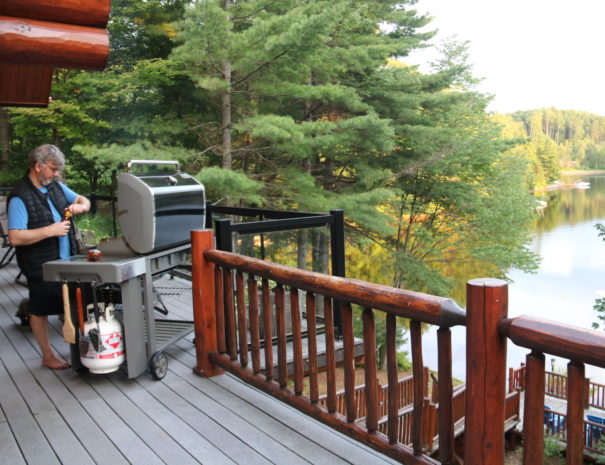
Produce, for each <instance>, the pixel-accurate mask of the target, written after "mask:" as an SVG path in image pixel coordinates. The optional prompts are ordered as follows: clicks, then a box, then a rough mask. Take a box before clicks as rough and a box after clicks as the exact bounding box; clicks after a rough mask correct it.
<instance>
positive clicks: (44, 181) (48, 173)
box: [38, 162, 61, 186]
mask: <svg viewBox="0 0 605 465" xmlns="http://www.w3.org/2000/svg"><path fill="white" fill-rule="evenodd" d="M39 167H40V169H39V171H38V181H39V182H40V184H41V185H42V186H48V185H49V184H50V183H51V182H52V181H53V179H55V178H56V177H58V176H59V174H61V170H60V169H59V168H58V167H57V166H56V165H55V164H54V163H52V162H48V163H40V164H39Z"/></svg>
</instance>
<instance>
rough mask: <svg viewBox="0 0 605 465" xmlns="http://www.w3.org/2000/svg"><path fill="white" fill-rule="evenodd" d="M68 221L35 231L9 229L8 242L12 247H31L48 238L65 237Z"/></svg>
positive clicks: (68, 226) (69, 225) (67, 230)
mask: <svg viewBox="0 0 605 465" xmlns="http://www.w3.org/2000/svg"><path fill="white" fill-rule="evenodd" d="M70 227H71V224H70V222H69V221H59V222H57V223H53V224H49V225H48V226H44V227H42V228H36V229H9V230H8V240H9V242H10V243H11V244H12V245H15V246H20V245H31V244H35V243H36V242H40V241H41V240H44V239H48V238H49V237H57V236H65V235H66V234H67V233H68V232H69V228H70Z"/></svg>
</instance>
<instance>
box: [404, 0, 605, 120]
mask: <svg viewBox="0 0 605 465" xmlns="http://www.w3.org/2000/svg"><path fill="white" fill-rule="evenodd" d="M413 8H415V9H416V10H417V11H418V12H419V13H428V14H429V15H430V16H432V17H433V18H434V20H433V22H432V25H431V26H429V27H428V29H430V30H433V29H438V30H439V33H438V35H437V36H436V38H435V39H433V42H435V43H438V42H440V41H442V40H443V39H445V38H447V37H451V36H455V37H456V39H457V40H461V41H469V42H470V47H469V55H470V60H469V61H470V63H471V64H472V65H473V71H474V73H473V74H474V75H475V76H476V77H478V78H483V81H482V83H481V84H480V85H479V88H478V89H479V90H480V91H482V92H485V93H488V94H491V95H493V96H494V100H493V102H492V103H491V104H490V106H489V107H488V109H489V110H490V111H495V112H500V113H508V112H513V111H518V110H531V109H538V108H551V107H555V108H558V109H561V110H580V111H587V112H591V113H595V114H598V115H603V116H605V53H604V52H605V0H573V1H571V0H565V1H563V0H419V1H418V3H417V4H416V5H415V6H414V7H413ZM434 58H435V55H431V53H430V52H424V53H414V54H412V55H411V56H410V57H408V58H406V59H405V61H408V62H410V63H413V64H419V65H422V63H426V62H427V61H428V60H431V59H434ZM421 69H423V68H422V66H421Z"/></svg>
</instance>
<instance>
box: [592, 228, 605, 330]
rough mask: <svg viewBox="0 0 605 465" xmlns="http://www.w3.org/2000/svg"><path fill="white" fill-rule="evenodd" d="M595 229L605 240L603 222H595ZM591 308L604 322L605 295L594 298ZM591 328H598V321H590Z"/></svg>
mask: <svg viewBox="0 0 605 465" xmlns="http://www.w3.org/2000/svg"><path fill="white" fill-rule="evenodd" d="M594 226H595V228H596V229H597V231H599V233H598V236H599V237H600V238H601V239H603V240H605V224H602V223H597V224H595V225H594ZM592 309H593V310H594V311H596V312H597V319H598V320H600V321H601V322H605V297H599V298H598V299H596V300H595V303H594V305H593V306H592ZM592 328H593V329H599V323H598V322H596V321H594V322H593V323H592Z"/></svg>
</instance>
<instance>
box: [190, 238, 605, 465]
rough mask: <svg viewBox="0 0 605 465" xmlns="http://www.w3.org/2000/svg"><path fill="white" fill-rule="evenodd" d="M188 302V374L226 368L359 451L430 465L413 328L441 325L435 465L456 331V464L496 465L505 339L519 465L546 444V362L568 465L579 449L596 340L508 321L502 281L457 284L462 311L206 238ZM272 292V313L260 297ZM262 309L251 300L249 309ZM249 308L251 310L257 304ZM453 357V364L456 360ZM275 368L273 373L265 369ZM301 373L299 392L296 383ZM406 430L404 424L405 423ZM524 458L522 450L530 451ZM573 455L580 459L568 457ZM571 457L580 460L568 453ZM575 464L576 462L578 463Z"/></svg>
mask: <svg viewBox="0 0 605 465" xmlns="http://www.w3.org/2000/svg"><path fill="white" fill-rule="evenodd" d="M192 264H193V298H194V321H195V331H196V338H195V340H196V355H197V365H196V367H195V371H196V372H197V373H199V374H201V375H206V376H211V375H213V374H215V373H218V372H220V371H222V370H223V369H224V370H227V371H229V372H231V373H233V374H235V375H236V376H238V377H240V378H242V379H243V380H245V381H246V382H248V383H250V384H252V385H254V386H256V387H257V388H259V389H261V390H264V391H265V392H268V393H270V394H271V395H272V396H274V397H275V398H277V399H280V400H282V401H284V402H286V403H289V404H290V405H292V406H294V407H296V408H298V409H299V410H301V411H303V412H305V413H307V414H309V415H310V416H313V417H314V418H316V419H318V420H320V421H322V422H324V423H326V424H328V425H330V426H331V427H333V428H335V429H337V430H339V431H341V432H343V433H345V434H348V435H350V436H351V437H353V438H355V439H357V440H359V441H361V442H364V443H365V444H367V445H369V446H371V447H373V448H375V449H377V450H379V451H381V452H382V453H385V454H387V455H389V456H391V457H393V458H395V459H396V460H399V461H400V462H402V463H405V464H434V463H436V462H435V460H434V459H431V458H429V457H428V456H426V455H424V452H425V451H426V450H427V448H428V444H427V443H426V440H425V437H424V436H423V435H425V434H426V431H427V428H428V427H429V426H430V423H431V421H432V419H431V418H430V415H428V414H425V410H426V408H425V401H424V398H423V394H424V386H423V376H422V372H423V368H424V367H423V356H422V332H421V325H422V324H423V323H424V324H429V325H436V326H438V327H439V329H438V331H437V353H438V379H439V383H438V391H439V395H438V402H439V407H440V408H439V415H437V424H438V426H437V431H438V436H439V460H440V463H443V464H454V463H455V456H454V403H453V398H452V392H453V388H452V372H451V369H452V357H453V354H452V344H451V332H450V327H452V326H454V325H465V326H466V367H467V371H466V392H467V394H466V398H467V399H468V400H469V401H468V402H465V433H464V434H465V440H464V443H465V450H464V461H465V463H467V464H473V465H488V464H489V465H502V464H503V461H504V424H505V419H506V415H507V407H506V344H507V338H509V339H511V340H512V341H513V342H514V343H515V344H517V345H520V346H523V347H527V348H529V349H530V350H531V351H532V352H531V354H530V355H528V360H527V361H528V363H527V378H526V386H527V388H526V398H525V399H526V400H525V411H524V428H525V430H524V434H525V440H524V442H525V444H526V445H530V446H531V447H525V462H524V463H525V464H535V463H541V461H542V451H543V436H544V411H543V405H544V356H543V353H550V354H552V355H557V356H560V357H567V358H568V359H570V360H571V362H570V363H569V365H568V367H569V383H568V391H569V402H568V412H567V423H566V424H567V430H566V431H567V441H568V451H567V452H568V463H572V464H576V463H577V464H579V463H581V457H582V455H581V454H582V450H583V444H584V442H583V440H584V437H583V429H584V422H583V419H582V413H583V409H582V397H583V396H582V392H583V390H584V365H583V364H584V363H590V364H593V365H596V366H600V367H603V366H605V335H603V334H600V333H596V332H594V331H587V330H580V329H577V328H572V327H568V326H564V325H558V324H556V323H550V322H544V321H541V320H535V319H532V318H529V317H518V318H513V319H508V318H507V311H508V289H507V284H506V282H505V281H502V280H492V279H477V280H471V281H469V282H468V283H467V302H468V306H467V310H466V312H465V311H464V310H462V309H460V308H459V307H458V306H457V305H456V304H455V302H453V301H452V300H450V299H445V298H442V297H436V296H431V295H426V294H421V293H416V292H411V291H406V290H402V289H395V288H390V287H387V286H381V285H376V284H371V283H366V282H362V281H358V280H353V279H345V278H338V277H334V276H327V275H322V274H319V273H313V272H308V271H303V270H300V269H297V268H292V267H288V266H283V265H277V264H272V263H268V262H264V261H261V260H256V259H253V258H249V257H245V256H241V255H236V254H232V253H229V252H222V251H217V250H214V249H213V247H212V231H210V230H205V231H193V232H192ZM286 288H287V289H288V290H289V295H290V311H291V312H292V321H293V328H292V333H293V337H292V347H291V349H292V357H291V358H293V365H294V370H293V373H294V375H293V376H292V379H291V380H289V379H288V374H287V373H288V370H287V364H288V360H287V351H288V350H290V349H289V348H288V347H287V340H286V331H285V324H284V321H285V307H286V306H285V295H286ZM271 293H273V294H274V302H275V303H274V305H273V306H272V305H271V302H270V298H269V297H270V294H271ZM300 293H304V299H303V300H304V302H305V303H304V307H305V312H304V314H305V318H306V323H307V332H308V349H305V351H304V352H303V344H302V338H301V325H300V319H301V315H302V313H303V312H301V308H300V307H301V306H300V305H299V294H300ZM317 296H323V304H322V306H323V313H324V317H325V333H324V334H323V335H322V336H321V337H323V338H325V344H326V354H325V355H326V367H325V369H326V371H327V404H326V406H323V405H321V403H320V402H319V399H320V395H319V388H318V371H319V369H318V355H317V346H316V341H317V330H316V324H315V315H316V312H317V308H316V301H317V299H316V297H317ZM259 299H260V300H259ZM259 302H261V304H260V305H259ZM334 302H339V304H340V308H341V309H342V323H343V334H342V342H343V352H344V361H343V367H344V390H345V413H344V414H342V413H339V412H338V411H337V396H336V393H337V392H338V389H337V386H336V376H335V372H336V371H335V370H336V362H335V359H336V357H335V345H336V338H337V335H336V334H335V331H334V323H333V311H332V309H333V307H334ZM354 308H355V309H357V308H358V309H359V310H355V311H359V312H360V313H361V321H362V323H363V346H364V360H365V363H364V372H365V404H366V409H367V411H366V415H365V418H364V420H363V421H355V419H356V418H357V416H358V415H357V410H356V408H357V407H356V404H355V360H354V356H355V353H354V343H355V340H354V336H353V315H354ZM272 313H274V314H275V321H276V326H277V347H276V348H275V350H274V348H273V347H272V346H271V344H267V345H266V347H265V348H264V350H261V344H260V336H259V321H260V320H261V319H262V320H263V321H264V323H265V328H266V331H267V333H268V334H270V333H271V332H270V331H268V328H271V324H272V323H271V316H272ZM377 317H378V318H384V319H385V320H386V348H387V349H386V357H387V370H388V388H387V396H388V415H387V427H386V431H385V433H384V434H381V433H380V432H379V421H380V409H379V406H378V403H379V401H378V399H379V390H380V388H379V384H378V381H377V377H376V348H377V343H376V318H377ZM398 317H399V318H407V319H409V320H410V323H409V329H410V334H411V355H412V366H413V374H414V375H415V376H414V381H413V389H414V396H413V404H412V407H411V412H412V413H411V426H410V428H409V431H410V435H411V441H410V444H411V446H410V447H408V446H406V445H405V444H402V443H401V442H399V441H398V438H399V437H400V434H399V429H400V425H401V423H402V421H400V417H399V416H400V409H401V406H400V405H399V402H398V387H397V386H398V373H397V362H396V352H397V347H396V331H397V318H398ZM460 355H461V354H456V356H457V357H459V356H460ZM274 360H276V361H277V369H274ZM305 370H307V373H308V380H307V382H308V384H307V385H305V382H304V381H305V380H304V374H305ZM406 421H407V420H406ZM528 451H529V452H528ZM578 451H579V452H578ZM578 454H579V455H578ZM578 457H579V459H578Z"/></svg>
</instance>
